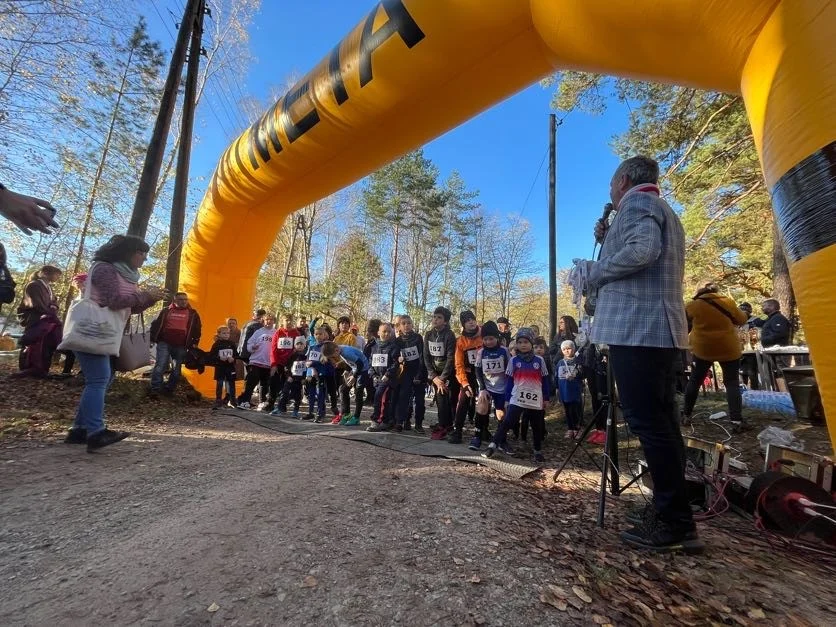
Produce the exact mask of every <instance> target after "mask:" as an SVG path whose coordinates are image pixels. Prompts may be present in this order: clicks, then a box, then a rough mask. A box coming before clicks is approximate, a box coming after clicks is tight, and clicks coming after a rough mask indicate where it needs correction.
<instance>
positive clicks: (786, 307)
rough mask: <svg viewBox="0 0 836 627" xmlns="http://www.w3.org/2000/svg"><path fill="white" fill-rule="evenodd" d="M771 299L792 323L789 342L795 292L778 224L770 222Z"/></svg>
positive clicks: (793, 328) (793, 325)
mask: <svg viewBox="0 0 836 627" xmlns="http://www.w3.org/2000/svg"><path fill="white" fill-rule="evenodd" d="M772 297H773V298H774V299H775V300H777V301H778V302H779V303H780V304H781V311H782V312H784V315H785V316H786V317H787V318H789V320H790V321H791V322H792V323H793V324H792V325H791V327H790V341H792V336H793V334H794V332H795V327H796V320H795V317H796V311H795V292H794V291H793V289H792V282H791V281H790V268H789V265H788V264H787V256H786V254H785V253H784V245H783V242H782V240H781V233H780V232H779V230H778V223H777V222H776V221H774V220H773V222H772Z"/></svg>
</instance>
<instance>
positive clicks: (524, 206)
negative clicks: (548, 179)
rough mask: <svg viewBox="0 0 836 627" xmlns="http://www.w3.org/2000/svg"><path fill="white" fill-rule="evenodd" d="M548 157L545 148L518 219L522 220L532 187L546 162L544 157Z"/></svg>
mask: <svg viewBox="0 0 836 627" xmlns="http://www.w3.org/2000/svg"><path fill="white" fill-rule="evenodd" d="M548 156H549V149H548V148H546V152H544V153H543V158H542V159H541V160H540V166H539V167H538V168H537V174H535V175H534V180H533V181H531V187H529V188H528V194H527V195H526V197H525V202H523V205H522V209H520V217H521V218H522V216H523V214H524V213H525V208H526V205H528V200H529V199H530V198H531V192H533V191H534V186H535V185H536V184H537V180H538V179H539V178H540V172H542V170H543V164H544V163H545V162H546V157H548Z"/></svg>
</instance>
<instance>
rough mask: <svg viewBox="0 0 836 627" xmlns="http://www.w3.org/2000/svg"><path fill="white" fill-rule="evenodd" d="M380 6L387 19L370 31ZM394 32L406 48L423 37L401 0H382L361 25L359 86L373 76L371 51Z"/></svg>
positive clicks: (366, 82)
mask: <svg viewBox="0 0 836 627" xmlns="http://www.w3.org/2000/svg"><path fill="white" fill-rule="evenodd" d="M381 7H382V8H383V10H384V11H386V15H387V17H388V18H389V19H388V20H386V23H385V24H383V25H382V26H381V27H380V28H378V29H377V30H376V31H374V32H372V29H373V28H374V18H375V16H376V15H377V12H378V11H379V10H380V8H381ZM395 33H397V34H398V35H400V36H401V39H402V40H403V42H404V43H405V44H406V47H407V48H412V47H413V46H415V45H416V44H417V43H418V42H419V41H421V40H422V39H423V38H424V32H423V31H422V30H421V29H420V28H419V27H418V24H416V23H415V20H414V19H413V18H412V16H411V15H410V14H409V11H407V10H406V7H405V6H404V5H403V0H383V2H381V3H380V4H379V5H378V6H377V7H375V8H374V10H373V11H372V12H371V13H369V16H368V17H367V18H366V23H365V24H364V25H363V34H362V35H361V37H360V87H364V86H366V85H367V84H368V83H369V82H370V81H371V80H372V78H374V76H373V75H372V53H373V52H374V51H375V50H377V49H378V48H379V47H380V46H382V45H383V42H385V41H386V40H387V39H389V38H390V37H391V36H392V35H394V34H395Z"/></svg>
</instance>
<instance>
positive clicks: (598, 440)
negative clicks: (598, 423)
mask: <svg viewBox="0 0 836 627" xmlns="http://www.w3.org/2000/svg"><path fill="white" fill-rule="evenodd" d="M586 441H587V442H588V443H589V444H604V442H606V441H607V434H606V433H605V432H604V430H603V429H595V431H593V432H592V433H591V434H590V436H589V437H588V438H587V439H586Z"/></svg>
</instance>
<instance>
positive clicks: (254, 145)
mask: <svg viewBox="0 0 836 627" xmlns="http://www.w3.org/2000/svg"><path fill="white" fill-rule="evenodd" d="M275 110H276V105H273V106H272V107H270V108H269V109H268V110H267V113H265V114H264V115H263V116H261V118H260V119H259V120H258V121H257V122H256V123H255V124H253V125H252V126H251V127H250V138H249V139H250V141H249V143H248V146H247V153H248V156H249V158H250V165H251V166H252V168H253V170H258V168H260V167H261V164H260V163H259V162H258V159H256V158H255V151H256V150H258V154H259V155H261V159H262V161H264V163H267V162H268V161H270V151H269V150H268V148H267V138H268V137H269V138H270V143H271V144H272V146H273V151H274V152H275V153H276V154H278V153H280V152H281V151H282V144H281V142H280V141H279V135H278V133H276V123H275V115H274V114H275Z"/></svg>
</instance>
